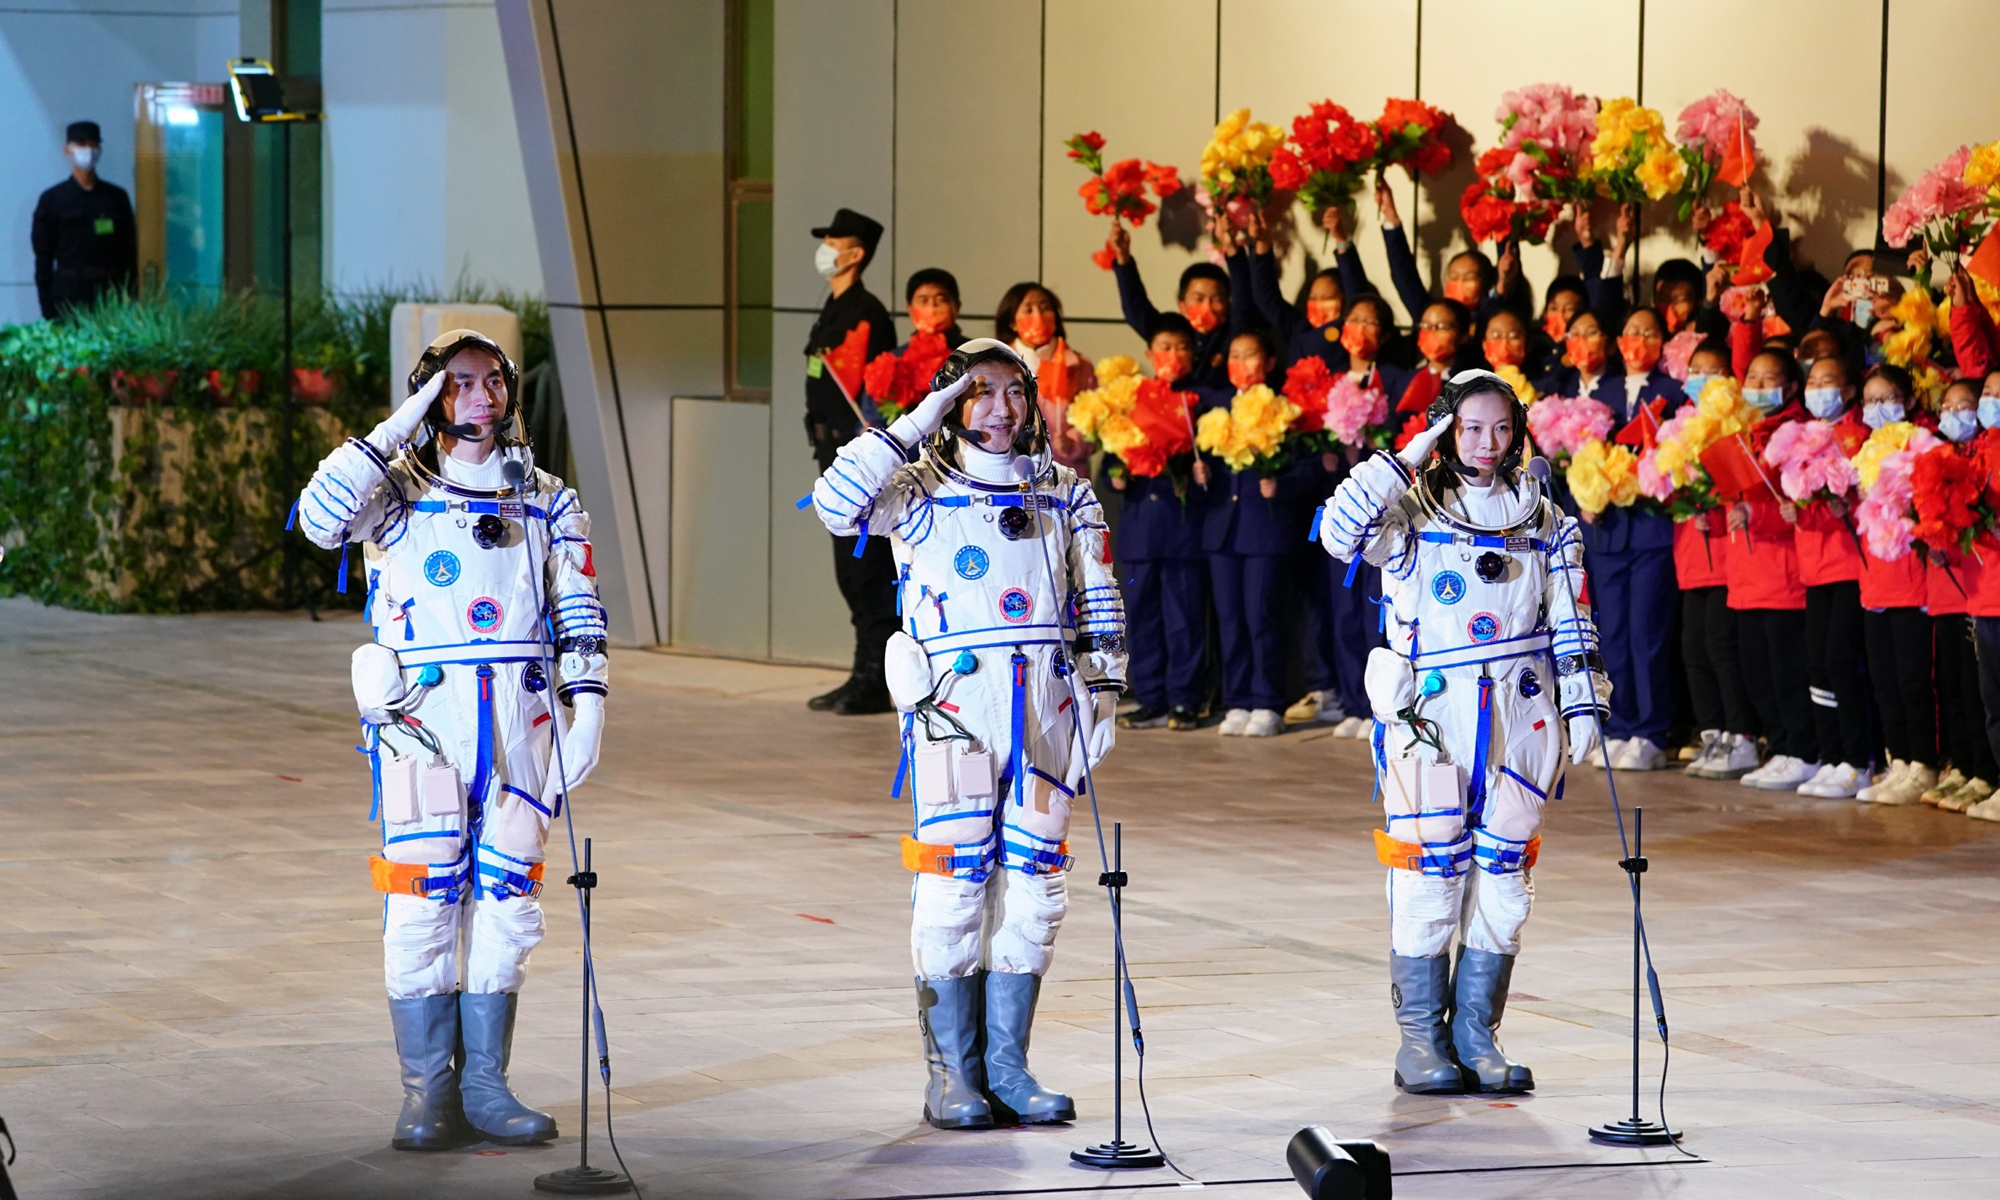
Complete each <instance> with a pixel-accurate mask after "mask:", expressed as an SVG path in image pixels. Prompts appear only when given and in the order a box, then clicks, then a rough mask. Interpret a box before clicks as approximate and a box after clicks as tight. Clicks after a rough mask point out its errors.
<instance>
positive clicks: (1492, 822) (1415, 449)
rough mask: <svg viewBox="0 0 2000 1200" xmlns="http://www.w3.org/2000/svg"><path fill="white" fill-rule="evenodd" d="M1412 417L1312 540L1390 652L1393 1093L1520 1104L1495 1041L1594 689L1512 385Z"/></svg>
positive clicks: (1382, 659)
mask: <svg viewBox="0 0 2000 1200" xmlns="http://www.w3.org/2000/svg"><path fill="white" fill-rule="evenodd" d="M1429 416H1430V421H1431V424H1430V427H1429V428H1428V429H1426V430H1425V431H1424V432H1423V433H1421V434H1419V435H1418V436H1417V437H1416V438H1414V439H1412V440H1411V442H1410V443H1409V445H1408V446H1407V447H1405V449H1404V450H1403V451H1402V453H1401V454H1400V455H1390V454H1386V453H1385V454H1378V455H1376V456H1374V457H1371V458H1369V459H1366V460H1364V461H1363V462H1361V463H1360V464H1358V465H1357V466H1356V467H1355V468H1354V471H1353V473H1352V474H1351V475H1350V476H1349V477H1348V479H1347V480H1346V482H1344V483H1342V484H1341V485H1340V488H1339V489H1338V490H1337V491H1336V492H1335V493H1334V495H1333V497H1332V498H1331V499H1330V500H1329V501H1328V502H1327V504H1326V507H1325V509H1324V510H1323V516H1322V517H1321V520H1320V527H1319V536H1320V541H1321V543H1322V544H1324V545H1325V547H1326V549H1327V551H1328V552H1329V553H1331V554H1332V555H1333V556H1334V557H1335V558H1338V559H1342V560H1344V561H1352V560H1353V559H1354V558H1355V556H1357V555H1359V556H1361V557H1362V558H1365V559H1366V560H1367V561H1368V562H1369V563H1370V564H1373V565H1375V566H1379V567H1380V568H1381V570H1382V603H1383V608H1384V611H1385V620H1386V624H1387V633H1388V641H1389V644H1388V646H1387V647H1384V648H1380V649H1376V650H1374V651H1371V652H1370V654H1369V657H1368V669H1367V690H1368V700H1369V704H1370V706H1371V707H1372V708H1373V709H1374V713H1375V722H1376V724H1375V734H1374V750H1375V766H1376V777H1377V786H1378V790H1379V793H1380V795H1381V799H1382V809H1383V815H1384V817H1385V818H1386V823H1387V825H1388V829H1387V830H1386V831H1377V832H1376V834H1375V843H1376V851H1377V855H1378V857H1379V858H1380V859H1381V860H1382V862H1383V863H1384V864H1386V865H1387V866H1388V867H1389V879H1388V896H1389V927H1390V956H1389V966H1390V980H1391V987H1390V995H1391V998H1392V1000H1393V1001H1394V1003H1395V1006H1396V1020H1397V1024H1398V1025H1399V1026H1400V1028H1401V1031H1402V1046H1401V1048H1400V1050H1399V1051H1398V1052H1397V1055H1396V1086H1397V1087H1399V1088H1401V1089H1402V1090H1403V1091H1406V1092H1415V1093H1437V1092H1457V1091H1476V1092H1525V1091H1530V1090H1532V1089H1533V1088H1534V1086H1535V1080H1534V1073H1533V1072H1532V1071H1530V1070H1529V1069H1528V1068H1527V1067H1525V1066H1522V1065H1521V1064H1519V1063H1515V1062H1513V1061H1511V1060H1509V1059H1508V1058H1507V1056H1506V1054H1505V1053H1504V1052H1503V1051H1502V1049H1501V1047H1500V1044H1499V1042H1498V1040H1497V1039H1496V1038H1495V1036H1494V1035H1495V1033H1496V1031H1497V1030H1498V1028H1499V1025H1500V1018H1501V1014H1502V1012H1503V1011H1504V1009H1505V1007H1506V1001H1507V984H1508V980H1509V979H1510V978H1511V976H1512V974H1513V969H1514V958H1515V956H1516V955H1517V954H1519V953H1520V949H1521V927H1522V925H1523V924H1525V923H1526V921H1527V919H1528V910H1529V907H1530V905H1531V904H1532V902H1533V898H1534V887H1533V883H1532V881H1531V879H1530V877H1529V873H1528V872H1529V868H1530V867H1532V866H1533V865H1534V862H1535V855H1536V853H1537V851H1538V850H1539V849H1540V842H1541V839H1540V838H1539V837H1538V836H1537V835H1538V833H1539V831H1540V829H1541V823H1542V806H1543V804H1544V803H1546V802H1547V801H1548V799H1549V798H1550V797H1552V796H1554V797H1560V796H1561V794H1562V790H1561V784H1562V778H1563V773H1564V770H1565V764H1564V761H1563V760H1564V757H1565V755H1564V751H1565V745H1564V743H1565V732H1566V733H1567V739H1566V740H1567V751H1568V759H1569V761H1570V762H1581V761H1583V758H1584V756H1585V755H1586V754H1588V753H1589V752H1590V751H1591V749H1592V748H1593V747H1594V746H1595V745H1596V744H1597V737H1598V722H1599V721H1600V720H1601V718H1602V717H1603V715H1604V712H1605V705H1606V704H1607V703H1608V701H1609V699H1610V683H1609V682H1608V681H1607V680H1606V679H1605V676H1604V673H1603V662H1602V659H1601V658H1600V657H1599V655H1598V641H1597V630H1596V628H1595V626H1594V625H1593V624H1592V622H1591V619H1590V613H1589V611H1588V610H1587V608H1586V607H1585V606H1583V605H1582V604H1581V603H1580V600H1579V598H1580V597H1582V596H1583V595H1584V594H1585V592H1584V581H1583V550H1582V545H1581V542H1580V541H1579V539H1578V534H1577V527H1576V522H1575V520H1573V519H1572V518H1569V517H1565V516H1563V515H1562V514H1561V513H1560V512H1558V511H1557V509H1556V507H1555V505H1554V504H1553V503H1552V502H1551V501H1550V500H1549V498H1548V497H1547V495H1546V494H1545V492H1544V490H1543V487H1542V481H1541V479H1540V478H1538V477H1536V475H1535V473H1534V472H1524V471H1523V469H1522V461H1521V460H1522V454H1523V451H1524V448H1525V445H1526V435H1527V419H1526V417H1527V414H1526V412H1525V410H1524V409H1523V407H1522V405H1521V403H1520V401H1519V400H1518V399H1517V398H1516V397H1515V395H1514V391H1513V389H1512V388H1511V387H1509V386H1508V385H1507V383H1506V382H1505V381H1504V380H1502V379H1501V378H1500V377H1499V376H1497V375H1494V374H1492V373H1491V372H1487V371H1464V372H1460V373H1459V374H1458V375H1455V376H1453V377H1452V378H1451V380H1450V381H1449V382H1448V383H1447V384H1446V385H1445V387H1444V389H1443V391H1442V392H1441V393H1440V395H1439V397H1438V399H1437V400H1435V401H1434V402H1432V405H1431V408H1430V413H1429ZM1434 448H1435V450H1436V451H1437V453H1436V454H1435V456H1434V455H1433V453H1432V451H1433V449H1434ZM1454 935H1456V936H1457V939H1458V943H1459V954H1458V963H1457V966H1458V970H1457V977H1456V979H1453V978H1452V959H1451V957H1450V951H1451V945H1452V940H1453V936H1454ZM1454 1008H1455V1012H1454V1014H1453V1015H1452V1016H1451V1018H1450V1021H1449V1024H1447V1018H1446V1013H1447V1010H1448V1009H1454Z"/></svg>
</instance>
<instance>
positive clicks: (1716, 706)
mask: <svg viewBox="0 0 2000 1200" xmlns="http://www.w3.org/2000/svg"><path fill="white" fill-rule="evenodd" d="M1736 617H1737V614H1736V612H1735V611H1734V610H1733V609H1731V608H1730V607H1729V589H1728V588H1726V587H1723V586H1721V585H1720V584H1718V585H1716V586H1715V587H1703V588H1689V589H1687V590H1686V591H1684V592H1682V593H1681V664H1682V666H1683V668H1684V669H1685V670H1686V672H1687V683H1688V701H1689V703H1690V704H1691V706H1692V707H1693V709H1694V727H1695V729H1696V730H1697V731H1699V730H1703V729H1720V730H1722V731H1723V732H1724V733H1741V734H1746V735H1754V734H1756V733H1757V732H1758V731H1759V726H1758V722H1757V710H1756V709H1755V708H1753V707H1751V704H1750V693H1749V691H1748V689H1746V688H1745V686H1744V683H1743V651H1742V646H1741V643H1740V640H1739V638H1738V634H1737V620H1736Z"/></svg>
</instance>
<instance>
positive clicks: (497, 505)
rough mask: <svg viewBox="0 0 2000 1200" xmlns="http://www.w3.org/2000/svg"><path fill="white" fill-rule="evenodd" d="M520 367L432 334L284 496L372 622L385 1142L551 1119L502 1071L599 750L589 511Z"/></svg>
mask: <svg viewBox="0 0 2000 1200" xmlns="http://www.w3.org/2000/svg"><path fill="white" fill-rule="evenodd" d="M518 384H519V378H518V372H517V371H516V369H515V367H514V364H513V363H512V362H510V361H508V359H507V356H506V355H505V354H504V353H503V352H502V351H501V349H500V347H499V346H498V345H496V344H494V343H493V342H492V341H491V340H489V339H487V338H485V337H483V336H481V335H480V334H478V333H475V332H473V331H471V330H467V329H458V330H453V331H451V332H449V333H446V334H444V335H443V336H441V337H440V338H438V339H437V340H436V341H435V342H432V343H431V345H430V348H429V349H428V350H426V351H425V352H424V355H423V358H422V359H421V360H420V362H419V364H418V366H417V369H416V370H415V371H414V372H412V373H411V376H410V391H411V393H412V394H411V396H410V398H409V400H407V401H405V402H404V403H403V405H402V406H401V407H400V408H398V409H397V410H396V411H395V412H394V413H393V414H392V415H391V416H390V417H389V419H388V420H386V421H383V422H382V423H381V424H380V425H378V426H376V427H375V430H374V431H373V432H372V433H370V434H369V435H368V436H367V437H366V438H351V439H349V440H348V441H347V442H346V443H345V444H344V445H342V446H340V447H339V448H337V449H335V450H334V451H333V453H331V454H329V455H327V457H326V459H325V461H323V462H322V463H320V466H319V470H318V471H317V472H316V473H315V474H314V475H313V478H312V481H311V482H310V483H309V484H307V485H306V488H305V492H304V494H303V495H301V496H300V498H299V505H298V509H297V514H298V519H299V521H300V523H301V524H302V526H303V528H304V529H305V532H306V534H307V536H308V537H310V538H311V539H312V540H313V541H314V542H315V543H317V544H319V545H321V546H325V547H328V548H332V547H335V546H339V545H342V544H343V543H347V542H358V543H361V545H362V547H363V551H364V555H365V560H366V567H367V578H368V603H367V616H368V621H369V623H370V624H371V625H372V626H373V628H374V634H375V640H374V641H373V642H371V643H369V644H367V645H365V646H362V647H360V648H359V649H357V650H356V651H355V652H354V663H353V676H354V691H355V699H356V701H357V703H358V704H359V706H360V709H361V717H362V730H363V745H362V747H361V749H362V750H363V751H364V752H365V753H366V754H367V755H368V760H369V764H370V769H371V772H372V775H373V779H374V787H375V806H376V810H377V811H378V812H379V813H380V816H381V820H382V852H381V853H380V854H379V855H377V856H376V857H375V858H374V859H373V860H371V863H370V868H371V873H372V875H373V877H374V882H375V887H376V890H378V891H380V892H382V893H384V897H383V926H382V942H383V965H384V974H385V977H386V980H387V984H388V991H389V1015H390V1022H391V1024H392V1026H393V1027H394V1030H395V1035H396V1053H397V1055H398V1057H399V1058H400V1059H401V1062H402V1076H403V1087H404V1102H403V1110H402V1114H401V1116H400V1118H399V1119H398V1121H397V1123H396V1130H395V1134H394V1137H393V1139H392V1144H393V1145H394V1146H395V1147H396V1148H398V1149H403V1150H442V1149H448V1148H451V1147H452V1146H455V1145H459V1144H462V1143H463V1142H464V1141H466V1140H467V1136H468V1135H467V1133H466V1129H465V1126H466V1125H470V1126H471V1128H472V1130H473V1131H476V1133H477V1134H478V1135H479V1136H481V1137H484V1138H486V1139H487V1140H489V1141H493V1142H499V1143H504V1144H508V1145H526V1144H532V1143H536V1142H545V1141H548V1140H549V1139H551V1138H553V1137H555V1136H556V1126H555V1121H554V1119H553V1118H551V1117H550V1116H549V1115H548V1114H547V1113H543V1112H537V1111H535V1110H534V1109H531V1108H529V1107H527V1106H526V1105H524V1104H522V1103H521V1102H520V1101H519V1100H517V1099H516V1098H515V1097H514V1094H513V1093H512V1091H510V1090H509V1089H508V1086H507V1078H506V1067H507V1056H508V1052H509V1048H510V1047H511V1045H512V1042H513V1031H514V1012H515V1002H516V1000H517V993H518V992H519V991H520V988H521V984H522V981H523V979H524V978H525V976H526V974H527V968H528V955H529V953H530V952H531V951H533V950H534V948H535V946H536V944H537V943H539V942H540V941H541V940H542V928H543V927H542V910H541V904H540V902H539V901H538V900H537V897H538V896H539V895H540V893H541V890H542V868H543V848H544V844H545V843H546V841H547V838H548V831H549V823H550V821H551V820H553V819H554V818H556V817H558V816H560V815H561V810H562V804H563V801H564V799H565V798H566V796H567V795H568V790H569V789H570V788H574V787H575V786H577V785H578V784H580V783H582V782H583V780H584V778H585V777H586V776H587V775H589V774H590V772H591V769H592V768H593V767H594V766H595V765H596V763H597V756H598V742H599V738H600V736H601V733H602V730H603V727H604V699H605V694H606V683H605V681H606V660H605V623H604V609H603V607H602V606H601V604H600V603H599V600H598V593H597V580H596V572H595V571H594V569H593V568H592V565H591V550H590V541H589V538H590V518H589V517H588V516H587V515H586V514H585V513H584V511H583V509H582V508H581V506H580V505H579V504H578V503H577V498H576V493H575V492H573V491H571V490H570V489H569V488H567V487H565V486H564V485H563V483H562V481H561V480H559V479H557V478H555V477H554V476H552V475H549V474H548V473H546V472H543V471H540V470H537V469H536V468H535V465H534V458H533V455H532V453H531V452H530V449H529V447H528V445H527V442H526V438H525V435H524V434H523V432H522V424H521V420H520V414H519V408H518V405H517V403H516V399H515V395H516V391H517V388H518ZM343 565H344V563H343ZM554 700H560V701H562V703H561V704H557V703H553V701H554ZM566 706H568V707H573V709H574V712H575V716H574V719H573V721H572V720H567V719H566V718H565V716H564V713H563V709H564V708H565V707H566ZM564 726H567V728H566V729H564ZM558 738H559V739H560V741H559V743H558ZM558 758H559V759H560V763H561V768H562V769H561V770H560V771H559V770H557V769H555V763H556V760H557V759H558ZM371 815H372V814H371ZM461 1045H462V1047H463V1051H464V1054H463V1063H462V1066H461V1067H460V1068H459V1069H458V1070H457V1071H454V1069H453V1063H452V1058H453V1053H454V1050H455V1049H456V1048H458V1047H460V1046H461Z"/></svg>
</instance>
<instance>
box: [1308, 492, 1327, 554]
mask: <svg viewBox="0 0 2000 1200" xmlns="http://www.w3.org/2000/svg"><path fill="white" fill-rule="evenodd" d="M1325 519H1326V501H1324V500H1322V501H1320V503H1319V507H1318V508H1315V509H1313V519H1312V524H1310V525H1308V526H1306V544H1307V545H1311V544H1312V543H1314V542H1316V541H1318V540H1319V523H1320V522H1321V521H1323V520H1325Z"/></svg>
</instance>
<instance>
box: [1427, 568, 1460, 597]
mask: <svg viewBox="0 0 2000 1200" xmlns="http://www.w3.org/2000/svg"><path fill="white" fill-rule="evenodd" d="M1431 595H1433V596H1435V597H1437V602H1438V603H1439V604H1457V603H1458V602H1459V601H1460V600H1463V599H1465V576H1463V575H1460V574H1459V573H1458V572H1457V571H1439V572H1438V573H1437V574H1435V575H1433V576H1431Z"/></svg>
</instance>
